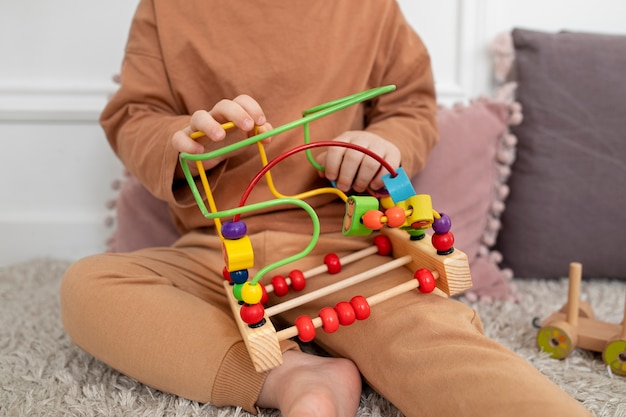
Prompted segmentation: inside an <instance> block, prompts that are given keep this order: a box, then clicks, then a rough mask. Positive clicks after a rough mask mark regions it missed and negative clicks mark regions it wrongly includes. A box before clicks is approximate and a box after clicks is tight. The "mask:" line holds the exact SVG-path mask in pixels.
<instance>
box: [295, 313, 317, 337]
mask: <svg viewBox="0 0 626 417" xmlns="http://www.w3.org/2000/svg"><path fill="white" fill-rule="evenodd" d="M296 327H297V328H298V339H300V340H302V341H303V342H310V341H311V340H313V339H315V333H316V330H315V326H314V325H313V320H311V317H309V316H300V317H298V318H297V319H296Z"/></svg>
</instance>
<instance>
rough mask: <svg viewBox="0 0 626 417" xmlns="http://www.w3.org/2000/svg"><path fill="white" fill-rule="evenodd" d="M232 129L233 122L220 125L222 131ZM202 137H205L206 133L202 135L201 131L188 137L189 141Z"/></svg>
mask: <svg viewBox="0 0 626 417" xmlns="http://www.w3.org/2000/svg"><path fill="white" fill-rule="evenodd" d="M233 127H235V124H234V123H233V122H226V123H222V129H224V130H228V129H232V128H233ZM202 136H206V133H204V132H203V131H201V130H197V131H195V132H193V133H192V134H191V135H189V137H190V138H191V139H198V138H201V137H202Z"/></svg>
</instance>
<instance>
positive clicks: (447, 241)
mask: <svg viewBox="0 0 626 417" xmlns="http://www.w3.org/2000/svg"><path fill="white" fill-rule="evenodd" d="M432 245H433V247H434V248H435V249H437V253H438V254H439V255H448V254H450V253H452V252H453V251H454V247H453V246H454V235H453V234H452V232H448V233H443V234H438V233H435V234H434V235H433V237H432Z"/></svg>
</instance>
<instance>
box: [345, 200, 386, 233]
mask: <svg viewBox="0 0 626 417" xmlns="http://www.w3.org/2000/svg"><path fill="white" fill-rule="evenodd" d="M378 204H379V203H378V199H376V198H375V197H372V196H350V197H348V199H347V200H346V212H345V214H344V217H343V226H342V228H341V232H342V233H343V235H344V236H368V235H369V234H370V233H372V229H368V228H367V227H365V226H364V225H363V224H362V223H361V218H362V217H363V215H364V214H365V213H366V212H367V211H369V210H377V209H378Z"/></svg>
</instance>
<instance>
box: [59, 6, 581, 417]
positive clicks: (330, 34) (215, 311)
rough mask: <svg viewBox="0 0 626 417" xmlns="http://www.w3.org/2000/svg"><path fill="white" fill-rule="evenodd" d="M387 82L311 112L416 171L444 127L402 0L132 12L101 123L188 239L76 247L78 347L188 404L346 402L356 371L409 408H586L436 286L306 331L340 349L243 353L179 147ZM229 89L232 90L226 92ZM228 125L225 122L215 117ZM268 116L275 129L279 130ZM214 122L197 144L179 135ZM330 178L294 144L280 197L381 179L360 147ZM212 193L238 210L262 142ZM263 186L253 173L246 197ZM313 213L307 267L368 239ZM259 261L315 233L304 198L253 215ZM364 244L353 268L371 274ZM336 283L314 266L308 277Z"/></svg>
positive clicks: (192, 149) (286, 408)
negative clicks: (387, 89)
mask: <svg viewBox="0 0 626 417" xmlns="http://www.w3.org/2000/svg"><path fill="white" fill-rule="evenodd" d="M387 84H395V85H396V86H397V90H396V91H394V92H393V93H389V94H386V95H383V96H379V97H377V98H376V99H374V100H372V101H370V102H368V103H365V104H361V105H357V106H352V107H349V108H347V109H345V110H342V111H341V112H339V113H335V114H333V115H331V116H329V117H326V118H324V119H320V120H318V121H316V122H314V123H313V124H312V125H311V131H312V135H313V136H314V138H315V140H331V139H334V140H337V141H344V142H351V143H356V144H359V145H361V146H364V147H367V148H369V149H371V150H372V151H374V152H376V153H377V154H379V155H381V156H382V157H384V158H385V159H386V160H387V161H388V162H389V163H390V164H391V166H393V167H394V169H395V168H397V167H399V166H400V165H402V167H403V168H404V170H405V171H406V172H407V173H408V175H413V174H415V173H416V172H418V171H419V170H420V169H421V168H422V167H423V166H424V164H425V161H426V158H427V155H428V152H429V150H430V149H431V148H432V147H433V145H434V143H435V141H436V138H437V129H436V126H435V114H436V99H435V92H434V86H433V78H432V73H431V68H430V60H429V56H428V53H427V51H426V49H425V47H424V45H423V44H422V42H421V40H420V39H419V37H418V36H417V35H416V34H415V33H414V31H413V30H412V29H411V28H410V26H409V25H408V24H407V22H406V21H405V20H404V18H403V16H402V14H401V12H400V10H399V8H398V5H397V4H396V2H395V1H393V0H370V1H367V2H363V1H361V0H342V1H336V2H325V1H311V0H292V1H289V2H280V1H276V0H257V1H253V2H237V1H232V0H211V1H198V0H186V1H184V2H182V1H181V2H172V1H165V0H142V1H141V2H140V4H139V6H138V9H137V12H136V15H135V17H134V20H133V23H132V27H131V31H130V35H129V39H128V44H127V47H126V56H125V59H124V63H123V69H122V73H121V86H120V88H119V91H118V92H117V93H116V94H115V96H114V97H113V98H112V99H111V101H110V102H109V104H108V106H107V107H106V109H105V110H104V112H103V114H102V118H101V122H102V126H103V128H104V129H105V131H106V133H107V137H108V139H109V141H110V144H111V146H112V148H113V149H114V150H115V152H116V153H117V155H118V156H119V158H120V159H121V160H122V161H123V163H124V164H125V165H126V167H127V168H128V169H129V170H130V172H131V173H132V174H133V175H134V176H136V177H137V178H138V179H139V180H140V181H141V182H142V183H143V184H144V186H145V187H146V188H147V189H148V190H149V191H150V192H151V193H152V194H154V195H155V196H156V197H158V198H160V199H162V200H165V201H167V202H168V203H169V208H170V211H171V213H172V217H173V219H174V220H175V222H176V224H177V227H178V229H179V230H180V232H181V238H180V239H179V240H178V241H177V242H176V243H175V244H174V245H172V246H171V247H159V248H148V249H143V250H139V251H136V252H132V253H127V254H103V255H97V256H92V257H89V258H86V259H83V260H81V261H79V262H77V263H76V264H74V265H73V266H72V267H71V268H70V269H69V270H68V271H67V273H66V276H65V277H64V280H63V284H62V289H61V302H62V316H63V322H64V325H65V327H66V329H67V332H68V333H69V334H70V336H71V337H72V339H73V340H74V341H75V342H76V343H77V344H78V345H79V346H81V347H82V348H83V349H85V350H86V351H88V352H90V353H92V354H93V355H94V356H96V357H97V358H99V359H100V360H102V361H104V362H105V363H108V364H110V365H111V366H112V367H114V368H116V369H118V370H120V371H121V372H123V373H125V374H127V375H129V376H131V377H134V378H136V379H138V380H140V381H142V382H144V383H145V384H147V385H150V386H153V387H155V388H157V389H161V390H164V391H166V392H171V393H174V394H177V395H180V396H183V397H186V398H189V399H191V400H196V401H200V402H211V403H212V404H214V405H217V406H220V405H236V406H241V407H243V408H244V409H246V410H248V411H250V412H253V413H254V412H255V411H256V409H255V407H271V408H278V409H280V410H281V413H282V415H283V416H286V417H291V416H298V417H303V416H316V417H332V416H343V417H348V416H354V415H355V413H356V410H357V407H358V403H359V397H360V393H361V378H363V379H365V381H366V382H367V383H369V384H370V385H371V386H372V387H373V388H374V389H375V390H377V391H378V392H379V393H381V394H382V395H383V396H385V397H386V398H387V399H389V400H390V401H391V402H392V403H393V404H395V405H396V406H397V407H398V408H399V409H400V410H401V411H402V412H403V413H404V414H405V415H406V416H435V415H441V416H453V415H468V416H469V415H476V416H479V415H480V416H500V415H502V414H505V413H506V414H507V415H509V416H536V415H550V416H552V417H556V416H568V417H571V416H583V415H589V413H588V412H587V411H586V410H585V409H584V408H583V407H582V406H580V405H579V404H578V403H577V402H576V401H574V400H573V399H571V398H570V397H569V396H567V395H566V394H565V393H564V392H562V391H561V390H559V389H558V388H557V387H556V386H555V385H554V384H552V383H551V382H550V381H548V380H547V379H546V378H545V377H544V376H542V375H541V374H540V373H539V372H538V371H536V370H535V369H533V368H532V367H531V366H529V365H528V364H527V363H526V362H525V361H524V360H523V359H521V358H519V357H518V356H516V355H515V354H514V353H512V352H510V351H508V350H507V349H505V348H503V347H501V346H499V345H497V344H496V343H494V342H493V341H491V340H489V339H487V338H486V337H485V336H484V335H483V333H482V328H481V323H480V319H479V318H478V317H477V316H476V314H475V312H473V311H472V310H471V309H470V308H468V307H467V306H465V305H463V304H461V303H459V302H457V301H454V300H449V299H444V298H442V297H438V296H436V295H419V296H417V295H415V294H413V293H411V294H405V295H402V296H399V297H396V298H395V299H394V301H393V302H385V303H382V304H379V305H376V306H375V308H374V312H373V314H372V317H371V318H369V319H368V320H366V321H363V322H359V323H358V324H357V325H354V326H350V327H342V328H341V329H340V331H338V332H336V333H334V334H332V335H326V334H324V333H323V332H318V338H317V339H316V341H317V342H318V343H319V344H320V345H321V346H322V347H324V348H325V349H326V350H327V351H328V352H329V353H330V354H331V355H332V356H333V358H326V357H318V356H314V355H309V354H305V353H302V352H301V351H299V349H298V346H297V345H296V343H295V342H293V341H285V342H282V343H281V349H282V350H283V352H284V364H283V365H281V366H279V367H277V368H274V369H273V370H271V371H269V372H266V373H258V372H256V371H255V370H254V368H253V367H252V364H251V361H250V358H249V355H248V353H247V351H246V348H245V345H244V344H243V342H242V340H241V336H240V334H239V331H238V329H237V327H236V325H235V323H234V321H233V319H232V315H231V312H230V309H229V306H228V303H227V301H226V297H225V294H224V291H223V287H222V281H223V278H222V276H221V270H222V267H223V259H222V252H221V243H220V240H219V238H218V237H217V236H216V232H215V229H214V225H213V222H212V221H209V220H207V219H205V218H204V216H202V214H201V213H200V211H199V209H198V207H197V206H196V204H195V202H194V200H193V198H192V196H191V194H190V191H189V188H188V186H187V184H186V181H185V180H184V178H183V175H182V171H181V169H180V166H179V165H178V155H179V153H180V152H188V153H202V152H206V151H209V150H213V149H217V148H219V147H221V146H224V144H229V143H233V142H234V141H238V140H241V139H242V138H244V137H245V136H246V135H249V134H250V133H251V131H252V130H253V129H254V126H255V125H256V126H258V127H259V129H260V130H261V131H268V130H269V129H271V128H272V125H273V126H280V125H283V124H284V123H286V122H289V121H292V120H295V119H298V118H299V117H300V116H301V115H300V112H301V111H302V110H304V109H307V108H310V107H312V106H314V105H317V104H321V103H325V102H328V101H330V100H333V99H336V98H340V97H344V96H347V95H350V94H353V93H357V92H359V91H363V90H366V89H369V88H372V87H377V86H382V85H387ZM224 98H226V99H224ZM228 121H232V122H234V124H235V126H236V129H235V130H234V131H230V130H229V131H228V132H226V131H224V129H223V128H222V127H221V124H222V123H225V122H228ZM270 123H271V124H270ZM197 130H201V131H203V132H205V133H206V136H205V137H203V138H200V139H199V140H198V141H194V140H192V139H191V138H190V137H189V135H190V134H191V133H192V132H194V131H197ZM301 143H302V132H301V130H298V129H297V130H295V131H290V132H287V133H285V134H282V135H280V136H278V137H276V138H273V140H272V141H271V143H269V145H268V146H267V149H268V153H269V157H270V159H271V158H273V157H274V156H276V155H279V154H281V153H282V152H284V151H285V150H287V149H290V148H292V147H294V146H296V145H299V144H301ZM315 157H316V159H317V160H318V161H319V162H320V163H321V164H322V165H324V167H325V170H324V174H323V176H325V177H326V178H320V175H319V174H318V173H317V172H316V171H315V170H314V169H312V168H311V166H310V165H309V164H308V163H306V162H303V160H302V159H301V158H297V157H293V158H288V159H286V160H285V161H283V162H282V163H281V164H279V165H277V166H276V167H275V169H273V170H272V174H273V176H274V178H275V179H276V181H277V183H278V187H279V188H280V191H282V192H284V193H285V194H297V193H299V192H302V191H306V190H310V189H313V188H317V187H319V186H321V185H327V180H335V181H336V184H337V187H338V188H340V189H341V190H344V191H347V190H349V189H351V188H352V189H354V190H355V191H357V192H360V191H364V190H365V189H366V188H367V187H370V188H372V189H379V188H381V187H382V185H383V184H382V182H381V176H382V175H383V174H385V173H386V171H385V170H384V169H382V168H381V166H380V164H378V163H377V162H375V161H374V159H372V158H370V157H364V156H363V154H361V153H359V152H356V151H353V150H345V148H338V147H331V148H328V149H327V150H325V151H323V152H320V151H317V152H315ZM204 169H206V170H207V174H208V176H209V180H210V183H211V185H212V188H213V191H214V194H215V197H216V205H217V207H219V208H231V207H235V206H236V205H237V203H238V200H239V198H240V196H241V193H242V187H244V186H245V185H246V184H247V183H248V182H249V181H250V179H251V176H252V175H254V174H255V173H256V172H258V171H259V169H260V162H259V160H258V154H257V150H256V148H255V147H249V148H246V149H243V150H241V151H240V152H238V153H236V154H234V155H228V157H227V158H226V157H223V158H220V159H212V160H209V161H206V162H205V165H204ZM271 198H272V196H271V194H270V193H269V191H268V190H267V187H261V186H260V187H256V188H255V190H254V192H253V194H252V195H251V197H250V199H249V203H252V202H255V201H265V200H269V199H271ZM308 202H309V203H310V204H311V205H312V206H313V207H314V208H315V210H316V212H317V214H318V216H319V217H320V222H321V225H322V235H321V238H320V240H319V243H318V244H317V245H316V247H315V249H314V250H313V252H312V253H311V255H310V256H308V257H306V258H305V259H303V260H301V261H299V262H297V263H296V264H295V265H289V270H290V269H294V268H299V269H302V270H306V269H308V268H311V267H313V266H316V265H318V264H319V263H320V257H321V256H323V255H324V254H326V253H328V252H335V253H337V254H339V255H341V254H344V253H348V252H351V251H354V250H357V249H361V248H364V247H366V246H369V245H370V242H369V239H364V238H354V237H343V236H342V235H341V233H340V232H339V231H340V230H341V222H342V217H343V210H344V204H343V203H342V202H341V201H338V200H337V199H334V198H332V197H328V196H318V197H315V198H312V199H310V200H308ZM244 217H245V218H244V221H245V222H246V224H247V226H248V235H249V236H250V239H251V240H252V245H253V248H254V255H255V265H256V267H257V268H258V266H259V265H267V264H269V263H270V262H273V261H276V260H278V259H283V258H285V257H287V256H291V255H293V254H294V253H295V252H297V251H299V250H301V249H302V248H304V247H305V246H306V244H307V243H308V242H309V240H310V233H311V226H310V220H309V219H308V217H307V215H306V214H304V213H303V212H302V210H297V209H293V208H289V207H278V208H273V209H271V210H264V211H260V212H255V213H251V214H249V215H247V216H244ZM379 258H381V257H369V258H367V259H366V260H364V261H362V262H360V263H359V265H358V266H354V265H348V266H347V267H346V268H345V269H344V270H345V274H346V275H350V274H354V273H355V271H356V270H357V269H356V268H358V269H359V270H363V269H367V268H374V267H376V266H377V265H379V264H380V263H381V262H383V261H384V260H381V259H379ZM411 276H412V274H411V273H410V271H409V270H408V269H406V268H400V269H397V270H394V271H392V272H389V273H387V274H385V276H381V277H380V278H377V279H375V280H372V281H373V282H369V283H366V284H360V285H359V286H357V287H356V288H354V287H353V288H350V289H349V290H344V291H340V292H339V293H338V294H333V295H332V296H327V297H324V299H322V300H318V301H315V302H312V303H309V304H307V305H305V306H302V307H300V308H298V309H296V310H295V311H290V312H288V313H284V314H282V317H281V318H283V319H285V320H287V321H290V322H293V320H294V318H295V316H297V315H300V314H308V315H310V316H314V315H315V314H316V312H317V311H319V309H320V308H321V307H323V306H327V305H334V304H335V303H336V302H337V301H338V300H346V299H349V298H350V297H351V295H354V294H357V293H358V294H361V295H364V296H368V295H370V294H373V293H376V292H379V291H380V290H382V289H386V288H389V287H390V286H393V285H395V284H397V283H400V282H404V281H406V280H408V279H410V277H411ZM334 279H335V278H333V277H330V278H319V279H318V278H315V279H314V280H312V282H311V283H310V284H308V285H310V286H311V287H313V288H315V287H319V286H322V285H326V284H327V283H328V281H330V280H334Z"/></svg>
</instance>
